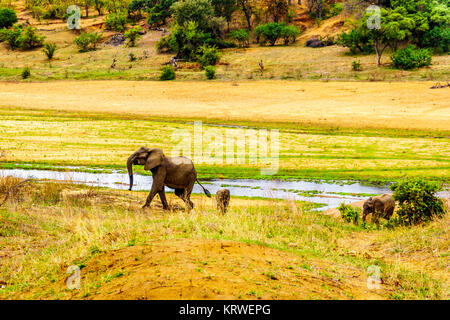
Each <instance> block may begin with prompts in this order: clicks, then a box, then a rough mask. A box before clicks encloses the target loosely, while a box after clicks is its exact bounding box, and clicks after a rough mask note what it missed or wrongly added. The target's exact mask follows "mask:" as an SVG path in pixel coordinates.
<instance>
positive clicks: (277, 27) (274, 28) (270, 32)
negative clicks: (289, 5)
mask: <svg viewBox="0 0 450 320" xmlns="http://www.w3.org/2000/svg"><path fill="white" fill-rule="evenodd" d="M282 29H283V24H281V23H275V22H269V23H268V24H262V25H259V26H257V27H256V28H255V34H256V38H257V40H258V42H259V43H260V44H261V45H265V44H266V43H267V42H269V44H270V45H271V46H274V45H275V43H276V42H277V40H278V39H279V38H280V37H281V32H282Z"/></svg>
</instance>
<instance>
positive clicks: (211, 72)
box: [205, 66, 216, 80]
mask: <svg viewBox="0 0 450 320" xmlns="http://www.w3.org/2000/svg"><path fill="white" fill-rule="evenodd" d="M205 75H206V78H207V79H208V80H212V79H214V78H215V77H216V68H214V67H213V66H206V67H205Z"/></svg>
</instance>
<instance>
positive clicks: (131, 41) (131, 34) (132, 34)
mask: <svg viewBox="0 0 450 320" xmlns="http://www.w3.org/2000/svg"><path fill="white" fill-rule="evenodd" d="M141 32H142V28H141V27H139V26H138V27H134V28H131V29H130V30H128V31H126V32H125V33H124V36H125V38H127V40H128V46H130V47H135V46H136V41H137V40H138V39H139V38H140V37H142V35H141Z"/></svg>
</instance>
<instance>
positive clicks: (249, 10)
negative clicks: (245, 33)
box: [237, 0, 254, 31]
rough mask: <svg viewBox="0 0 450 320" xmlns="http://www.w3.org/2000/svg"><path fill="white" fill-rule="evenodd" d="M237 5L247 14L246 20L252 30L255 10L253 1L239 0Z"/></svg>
mask: <svg viewBox="0 0 450 320" xmlns="http://www.w3.org/2000/svg"><path fill="white" fill-rule="evenodd" d="M237 5H238V7H239V9H240V10H241V11H242V13H243V14H244V16H245V20H246V21H247V28H248V30H249V31H251V30H252V15H253V11H254V7H253V3H252V1H250V0H237Z"/></svg>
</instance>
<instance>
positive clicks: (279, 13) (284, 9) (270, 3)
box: [266, 0, 289, 23]
mask: <svg viewBox="0 0 450 320" xmlns="http://www.w3.org/2000/svg"><path fill="white" fill-rule="evenodd" d="M266 3H267V11H268V12H269V14H270V15H272V18H273V22H276V23H277V22H279V21H280V20H281V19H282V18H285V17H286V16H287V14H288V11H289V5H288V3H287V1H286V0H267V1H266Z"/></svg>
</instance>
